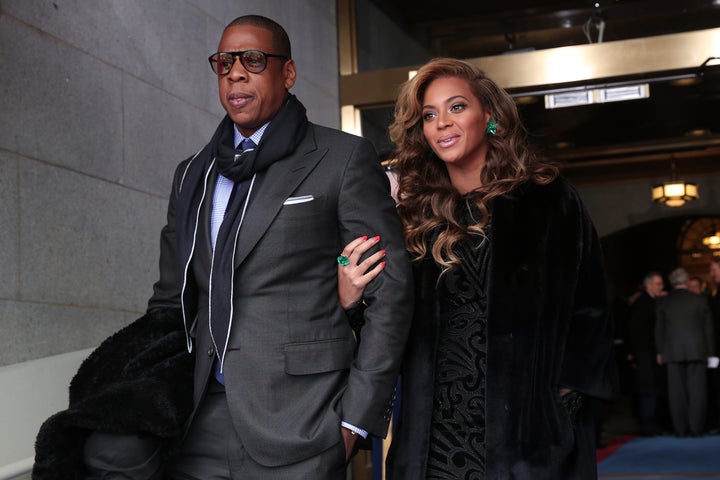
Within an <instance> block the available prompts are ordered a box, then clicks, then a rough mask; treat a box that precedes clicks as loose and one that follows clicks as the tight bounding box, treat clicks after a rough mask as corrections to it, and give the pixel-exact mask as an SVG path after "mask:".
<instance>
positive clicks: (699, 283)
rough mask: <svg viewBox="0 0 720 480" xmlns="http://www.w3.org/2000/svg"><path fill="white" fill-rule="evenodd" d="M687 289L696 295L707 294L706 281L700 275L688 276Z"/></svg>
mask: <svg viewBox="0 0 720 480" xmlns="http://www.w3.org/2000/svg"><path fill="white" fill-rule="evenodd" d="M687 289H688V290H689V291H691V292H692V293H694V294H696V295H704V294H705V282H704V281H703V279H702V278H700V277H698V276H692V277H690V278H688V281H687Z"/></svg>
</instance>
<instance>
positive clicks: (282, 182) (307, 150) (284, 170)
mask: <svg viewBox="0 0 720 480" xmlns="http://www.w3.org/2000/svg"><path fill="white" fill-rule="evenodd" d="M311 131H312V126H311V127H310V131H309V132H311ZM327 151H328V149H327V148H325V149H322V150H318V149H317V147H316V146H315V141H314V139H313V136H312V135H311V134H310V133H308V135H307V136H306V137H305V139H304V140H303V141H302V142H301V144H300V145H299V146H298V148H297V149H296V150H295V152H294V153H293V154H292V155H290V156H288V157H287V158H285V159H283V160H279V161H277V162H275V163H273V164H272V165H271V166H270V168H268V170H267V171H266V172H264V173H262V176H263V178H262V182H261V185H260V186H258V188H253V191H252V192H251V198H250V205H249V207H248V210H247V213H246V216H245V219H244V220H243V223H242V225H241V227H240V235H239V237H238V242H237V245H236V246H235V268H238V267H239V266H240V264H242V262H243V261H244V260H245V258H247V256H248V254H249V253H250V252H251V251H252V249H253V248H255V245H256V244H257V242H258V241H259V240H260V238H262V236H263V234H265V232H266V231H267V229H268V228H269V227H270V224H271V223H272V222H273V220H274V219H275V217H276V216H277V214H278V212H279V211H280V209H281V208H282V206H283V203H284V202H285V200H287V198H288V197H289V196H290V194H292V193H293V192H294V191H295V190H296V189H297V187H298V186H299V185H300V183H302V181H303V180H305V178H306V177H307V176H308V175H309V174H310V172H312V171H313V169H314V168H315V166H316V165H317V164H318V162H320V160H321V159H322V158H323V157H324V156H325V154H326V153H327ZM259 176H260V175H258V177H259Z"/></svg>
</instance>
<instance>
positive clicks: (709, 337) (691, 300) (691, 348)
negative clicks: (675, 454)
mask: <svg viewBox="0 0 720 480" xmlns="http://www.w3.org/2000/svg"><path fill="white" fill-rule="evenodd" d="M669 280H670V284H671V285H672V290H671V291H670V294H669V295H668V296H666V297H664V298H662V299H660V300H659V301H658V303H657V307H656V321H655V344H656V345H657V351H658V354H657V362H658V364H664V365H666V366H667V379H668V402H669V406H670V417H671V419H672V424H673V429H674V432H675V435H676V436H678V437H686V436H700V435H702V434H703V433H704V432H705V420H706V414H707V378H706V372H705V371H706V369H707V361H708V357H710V356H712V355H713V352H714V350H715V346H714V336H713V335H714V333H713V319H712V314H711V313H710V307H709V305H708V302H707V300H706V299H705V298H703V297H701V296H699V295H696V294H694V293H692V292H690V291H689V290H688V289H687V281H688V274H687V271H686V270H685V269H683V268H676V269H675V270H673V271H672V272H670V276H669Z"/></svg>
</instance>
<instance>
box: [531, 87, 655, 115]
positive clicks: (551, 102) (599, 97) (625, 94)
mask: <svg viewBox="0 0 720 480" xmlns="http://www.w3.org/2000/svg"><path fill="white" fill-rule="evenodd" d="M648 97H650V84H649V83H639V84H635V85H618V86H608V87H599V88H589V89H581V90H566V91H564V92H557V93H549V94H547V95H545V108H547V109H553V108H563V107H576V106H578V105H590V104H591V103H610V102H622V101H625V100H639V99H642V98H648Z"/></svg>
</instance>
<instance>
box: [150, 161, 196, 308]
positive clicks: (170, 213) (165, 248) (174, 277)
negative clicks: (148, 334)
mask: <svg viewBox="0 0 720 480" xmlns="http://www.w3.org/2000/svg"><path fill="white" fill-rule="evenodd" d="M186 163H187V162H183V163H182V164H180V166H178V168H177V170H176V171H175V175H174V178H173V184H172V190H171V192H170V199H169V201H168V209H167V223H166V224H165V226H164V227H163V229H162V231H161V233H160V261H159V267H160V277H159V279H158V281H157V282H156V283H155V285H154V286H153V296H152V297H151V298H150V300H149V301H148V312H150V311H153V310H156V309H159V308H179V307H180V290H181V288H182V275H181V272H180V267H179V263H178V261H177V255H178V246H177V241H176V236H175V204H176V202H177V197H178V191H179V188H180V187H179V186H180V179H181V178H182V172H183V171H184V166H185V165H186Z"/></svg>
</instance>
